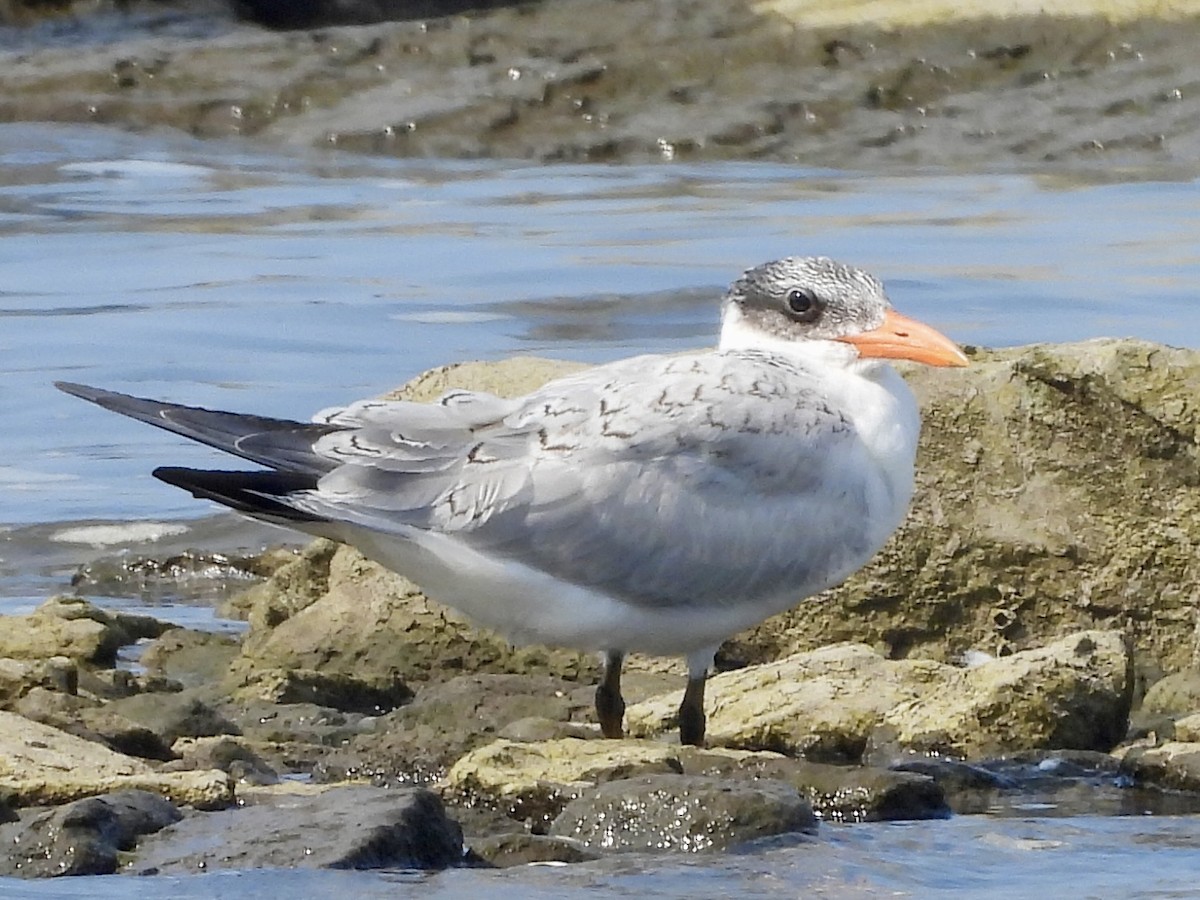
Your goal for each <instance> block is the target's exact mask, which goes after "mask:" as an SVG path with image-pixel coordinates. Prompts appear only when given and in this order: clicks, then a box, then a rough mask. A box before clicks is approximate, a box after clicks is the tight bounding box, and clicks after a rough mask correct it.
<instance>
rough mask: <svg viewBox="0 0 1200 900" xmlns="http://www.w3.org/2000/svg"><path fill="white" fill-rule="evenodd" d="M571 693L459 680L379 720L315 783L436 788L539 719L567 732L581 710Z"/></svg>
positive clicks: (521, 680) (332, 758)
mask: <svg viewBox="0 0 1200 900" xmlns="http://www.w3.org/2000/svg"><path fill="white" fill-rule="evenodd" d="M573 687H575V686H574V685H572V684H571V683H570V682H566V681H563V680H561V679H557V678H552V677H550V676H542V675H528V676H524V675H459V676H458V677H456V678H452V679H450V680H449V681H447V682H445V683H443V684H430V685H427V686H425V687H424V688H422V690H421V691H420V693H419V694H418V695H417V698H416V699H415V700H414V701H413V702H412V703H410V704H408V705H407V706H404V707H402V708H400V709H398V710H396V711H394V712H391V713H389V714H388V715H386V716H381V717H380V718H379V719H377V720H376V722H375V727H374V728H373V730H372V731H371V732H370V733H366V734H361V735H358V736H356V737H354V738H352V739H351V740H350V742H349V743H348V744H347V745H346V746H344V747H342V748H339V749H337V750H335V751H333V752H332V753H331V754H330V755H329V756H327V757H325V759H324V760H323V761H322V762H321V764H320V765H319V766H318V770H317V772H315V773H314V775H315V776H316V777H318V778H321V779H332V780H339V779H343V778H364V777H368V778H371V779H372V781H373V782H374V783H376V784H422V783H425V782H430V781H435V780H437V779H438V778H440V777H442V775H444V774H445V772H446V769H447V768H448V767H449V766H450V765H451V764H452V763H453V762H454V761H455V760H456V759H458V758H459V757H461V756H463V755H464V754H465V753H467V752H468V751H469V750H473V749H475V748H476V747H478V746H480V745H481V744H485V743H487V742H489V741H491V740H493V739H494V738H495V737H496V735H497V733H498V732H500V731H502V730H503V729H505V727H506V726H508V725H509V724H510V723H513V722H516V721H528V717H530V716H532V715H533V714H535V713H540V714H541V715H542V716H545V717H553V718H552V719H548V718H542V719H539V721H540V722H544V723H546V725H547V726H549V727H550V728H561V729H567V728H568V725H567V723H566V722H565V721H564V720H566V719H568V718H569V717H570V716H571V713H572V712H573V711H574V710H576V709H577V708H578V704H577V703H575V702H573V701H572V700H571V698H570V696H569V691H570V690H571V689H572V688H573ZM574 727H576V728H578V726H574ZM543 730H545V729H543Z"/></svg>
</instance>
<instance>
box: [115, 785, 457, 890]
mask: <svg viewBox="0 0 1200 900" xmlns="http://www.w3.org/2000/svg"><path fill="white" fill-rule="evenodd" d="M246 800H247V805H246V806H244V807H242V808H239V809H230V810H225V811H223V812H219V813H210V814H206V815H202V816H193V817H191V818H188V819H186V820H184V821H182V822H180V823H179V824H178V825H176V826H174V827H172V828H170V829H167V830H165V831H162V832H160V833H159V834H157V835H155V836H154V837H153V838H152V839H150V840H148V841H146V842H144V843H143V845H142V846H141V848H139V852H138V855H137V859H136V861H135V862H134V863H133V864H132V865H131V867H130V871H132V872H139V873H155V874H157V873H163V874H170V873H194V872H197V871H201V870H205V871H210V872H211V871H218V870H221V869H247V868H325V869H381V868H387V869H440V868H445V867H447V866H453V865H458V864H460V863H461V862H462V861H463V836H462V829H461V828H459V826H458V824H457V823H455V822H454V821H452V820H451V819H450V818H448V817H447V815H446V811H445V809H444V808H443V806H442V801H441V800H440V799H439V798H438V796H437V794H434V793H433V792H431V791H428V790H424V789H422V788H401V789H395V790H390V789H383V788H372V787H367V786H365V785H360V786H355V787H338V788H328V789H323V790H302V789H299V788H296V787H292V788H287V787H284V786H281V788H279V789H274V788H259V789H256V790H255V791H253V792H247V793H246Z"/></svg>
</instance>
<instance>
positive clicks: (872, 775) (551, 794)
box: [442, 738, 948, 831]
mask: <svg viewBox="0 0 1200 900" xmlns="http://www.w3.org/2000/svg"><path fill="white" fill-rule="evenodd" d="M651 774H678V775H696V776H704V777H709V778H718V779H724V780H726V781H750V782H754V781H759V780H762V779H769V780H774V781H781V782H785V783H787V784H790V785H792V787H793V788H795V789H796V790H797V791H798V792H799V793H800V795H801V796H802V797H804V798H805V799H806V801H807V802H808V803H809V804H810V805H811V807H812V808H813V809H814V810H815V811H816V813H817V815H819V816H820V817H822V818H825V819H829V820H832V821H877V820H881V819H924V818H931V817H940V816H944V815H946V814H947V813H948V809H947V807H946V801H945V797H944V796H943V794H942V791H941V789H940V788H939V787H938V786H937V785H936V784H934V782H933V781H932V780H931V779H929V778H926V777H924V776H921V775H915V774H907V773H900V772H889V771H887V770H885V769H874V768H863V767H852V766H830V765H821V764H817V763H809V762H806V761H804V760H795V759H788V758H786V757H783V756H780V755H779V754H776V753H756V752H749V751H740V750H721V749H717V750H700V749H697V748H695V747H680V746H677V745H676V746H672V745H668V744H660V743H656V742H652V741H637V740H624V741H611V740H602V741H595V740H593V741H588V740H580V739H577V738H564V739H558V740H549V741H543V742H540V743H530V744H521V743H517V742H513V741H506V740H499V741H495V742H493V743H491V744H488V745H487V746H484V747H481V748H479V749H478V750H475V751H473V752H471V753H468V754H467V755H466V756H464V757H463V758H462V759H460V760H459V761H458V762H457V763H456V764H455V765H454V766H453V767H452V768H451V770H450V772H449V773H448V774H447V776H446V778H445V779H444V781H443V782H442V788H443V789H444V790H445V791H446V792H447V794H448V795H449V796H453V797H456V798H459V799H461V800H463V801H465V802H467V803H469V804H472V805H475V806H486V807H490V808H494V809H498V810H500V811H503V812H504V813H505V814H507V815H509V816H511V817H513V818H518V819H523V820H527V821H529V823H530V825H531V827H532V828H533V829H534V831H541V830H543V829H544V828H545V826H546V823H548V822H549V821H551V820H553V819H554V818H555V817H556V816H557V815H558V813H559V812H560V811H561V810H562V809H563V808H564V806H565V805H566V804H567V803H569V802H570V801H572V800H573V799H574V798H577V797H581V796H586V795H587V794H588V792H589V790H590V789H591V788H593V787H595V786H596V785H598V784H604V783H608V782H611V781H621V780H623V779H628V778H633V777H638V776H641V775H651Z"/></svg>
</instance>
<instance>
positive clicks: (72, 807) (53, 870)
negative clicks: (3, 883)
mask: <svg viewBox="0 0 1200 900" xmlns="http://www.w3.org/2000/svg"><path fill="white" fill-rule="evenodd" d="M182 815H183V814H182V813H180V811H179V810H178V809H176V808H175V807H174V806H173V805H172V804H171V803H170V802H169V801H167V800H164V799H163V798H162V797H160V796H158V795H157V794H152V793H150V792H148V791H120V792H118V793H115V794H106V795H104V796H101V797H89V798H87V799H86V800H76V801H75V802H74V803H68V804H66V805H65V806H60V807H58V808H57V809H54V810H52V811H50V812H46V813H42V814H41V815H39V816H37V817H36V818H35V819H33V821H31V822H30V823H29V825H28V827H26V828H25V829H23V830H22V831H21V832H20V833H19V834H18V835H17V836H16V838H15V839H14V840H13V841H12V842H11V843H8V844H6V846H5V847H4V848H3V850H2V851H0V874H4V875H18V876H21V877H24V878H45V877H50V876H55V875H108V874H111V873H113V872H115V871H116V870H117V865H118V854H119V853H122V852H126V851H129V850H131V849H132V848H133V847H134V845H135V844H136V843H137V840H138V838H139V837H140V836H141V835H146V834H152V833H154V832H156V831H159V830H160V829H162V828H165V827H166V826H167V825H170V824H171V823H173V822H177V821H179V819H181V818H182Z"/></svg>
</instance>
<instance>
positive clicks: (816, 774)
mask: <svg viewBox="0 0 1200 900" xmlns="http://www.w3.org/2000/svg"><path fill="white" fill-rule="evenodd" d="M679 761H680V763H681V764H682V766H683V771H684V774H687V775H708V776H718V777H720V778H724V779H731V778H733V779H747V780H749V779H760V778H767V779H773V780H776V781H782V782H785V783H787V784H790V785H791V786H792V787H794V788H795V789H796V790H797V791H799V792H800V796H802V797H804V798H805V799H806V800H807V801H808V802H809V803H810V804H811V806H812V808H813V812H815V813H816V815H817V816H818V817H820V818H821V819H824V820H827V821H833V822H879V821H887V820H901V819H937V818H944V817H945V816H948V815H949V814H950V808H949V807H948V806H947V804H946V796H945V793H944V792H943V790H942V788H941V787H940V786H939V785H938V784H937V783H936V782H935V781H934V780H933V779H932V778H929V777H927V776H925V775H922V774H918V773H910V772H897V771H892V770H889V769H882V768H877V767H872V766H835V765H827V764H824V763H814V762H807V761H805V760H802V759H788V758H785V757H778V756H774V755H770V754H760V753H743V754H728V753H723V752H719V751H709V750H696V749H693V748H690V747H683V748H680V754H679Z"/></svg>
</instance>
